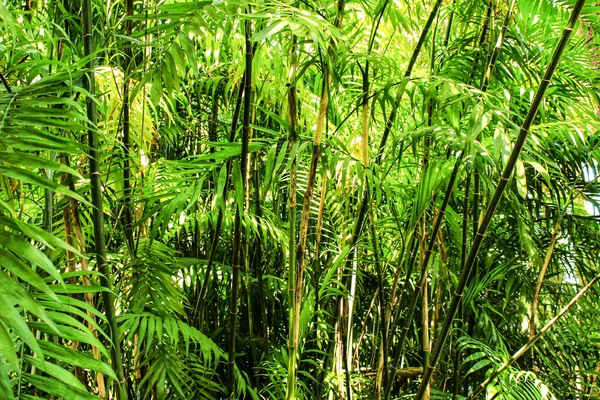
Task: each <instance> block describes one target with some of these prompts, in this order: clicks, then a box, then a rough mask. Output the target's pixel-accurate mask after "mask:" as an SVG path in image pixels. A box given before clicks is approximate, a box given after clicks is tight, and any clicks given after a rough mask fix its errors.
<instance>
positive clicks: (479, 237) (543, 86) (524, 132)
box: [416, 0, 585, 400]
mask: <svg viewBox="0 0 600 400" xmlns="http://www.w3.org/2000/svg"><path fill="white" fill-rule="evenodd" d="M584 4H585V0H577V3H576V4H575V7H574V8H573V11H572V12H571V17H570V19H569V22H568V24H567V26H566V27H565V29H564V31H563V34H562V37H561V39H560V41H559V43H558V45H557V47H556V49H555V51H554V55H553V56H552V60H551V62H550V65H549V66H548V69H547V70H546V73H545V74H544V77H543V79H542V81H541V82H540V86H539V88H538V90H537V92H536V94H535V97H534V99H533V102H532V104H531V108H530V109H529V112H528V113H527V116H526V117H525V121H524V122H523V125H522V126H521V129H520V131H519V136H518V137H517V140H516V142H515V146H514V149H513V151H512V152H511V155H510V158H509V160H508V162H507V163H506V167H505V168H504V172H503V173H502V177H501V179H500V182H498V186H497V187H496V191H495V192H494V195H493V196H492V199H491V201H490V205H489V206H488V208H487V211H486V213H485V215H484V217H483V219H482V221H481V224H480V225H479V230H478V231H477V234H476V235H475V239H474V240H473V243H472V245H471V250H470V252H469V256H468V257H467V262H466V265H465V268H463V271H462V273H461V275H460V278H459V281H458V285H457V287H456V289H455V294H454V296H453V298H452V302H451V303H450V307H449V309H448V312H447V314H446V319H445V321H444V325H443V327H442V330H441V332H440V335H439V339H438V341H437V342H436V345H435V348H434V350H433V352H432V353H431V359H430V362H429V365H428V366H427V367H426V368H425V370H424V371H423V380H422V382H421V385H420V387H419V391H418V392H417V396H416V399H417V400H421V399H422V398H423V394H424V392H425V389H426V383H427V382H428V380H429V378H430V377H431V374H432V373H433V369H434V368H435V366H436V365H437V361H438V359H439V356H440V354H441V352H442V347H443V346H444V344H445V341H446V339H447V336H448V332H449V331H450V326H451V325H452V320H453V319H454V315H455V314H456V310H457V309H458V304H459V302H460V301H461V299H462V296H463V293H464V289H465V285H466V283H467V279H468V278H469V275H470V272H471V270H472V268H473V266H474V265H475V260H476V258H477V254H478V253H479V249H480V248H481V244H482V242H483V238H484V236H485V233H486V232H487V229H488V227H489V225H490V222H491V220H492V217H493V215H494V213H495V211H496V207H498V204H499V203H500V199H501V198H502V195H503V193H504V190H505V189H506V186H507V184H508V180H509V178H510V176H511V175H512V172H513V170H514V168H515V165H516V163H517V160H518V158H519V155H520V154H521V150H522V149H523V146H524V145H525V141H526V139H527V136H528V134H529V129H530V128H531V125H532V124H533V120H534V119H535V116H536V115H537V112H538V110H539V109H540V107H541V104H542V100H543V99H544V96H545V94H546V91H547V89H548V86H549V85H550V81H551V79H552V76H553V75H554V72H555V71H556V68H557V66H558V63H559V62H560V59H561V56H562V54H563V52H564V50H565V48H566V47H567V43H568V42H569V39H570V37H571V34H572V33H573V28H574V26H575V24H576V22H577V20H578V18H579V14H580V13H581V10H582V8H583V6H584Z"/></svg>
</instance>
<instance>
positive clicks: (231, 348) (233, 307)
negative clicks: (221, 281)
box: [227, 21, 253, 398]
mask: <svg viewBox="0 0 600 400" xmlns="http://www.w3.org/2000/svg"><path fill="white" fill-rule="evenodd" d="M250 24H251V22H250V21H246V23H245V36H246V71H245V78H244V84H245V89H244V116H243V127H242V154H241V155H240V170H241V178H242V186H245V183H246V181H247V176H248V145H249V140H250V116H251V110H250V108H251V100H252V58H253V54H252V53H253V48H252V43H251V42H250V36H251V35H250ZM244 189H245V188H243V189H242V190H244ZM240 207H244V205H243V204H237V205H236V213H235V222H234V235H233V263H232V264H233V265H232V267H233V268H232V269H233V270H232V274H231V296H230V300H231V303H230V308H229V313H230V320H229V345H228V350H227V351H228V358H227V393H228V394H229V397H230V398H232V397H233V396H234V395H235V374H234V372H235V344H236V331H237V329H236V327H237V314H238V297H239V274H240V266H241V264H242V257H243V256H242V248H243V246H242V243H241V242H242V229H243V227H242V221H241V220H242V216H241V210H240Z"/></svg>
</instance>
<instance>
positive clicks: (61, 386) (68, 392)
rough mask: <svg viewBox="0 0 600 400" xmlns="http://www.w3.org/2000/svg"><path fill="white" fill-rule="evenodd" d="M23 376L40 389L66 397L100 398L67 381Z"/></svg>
mask: <svg viewBox="0 0 600 400" xmlns="http://www.w3.org/2000/svg"><path fill="white" fill-rule="evenodd" d="M23 378H24V379H25V380H26V381H27V382H29V383H31V384H32V385H33V386H35V387H37V388H38V389H41V390H43V391H44V392H46V393H48V394H51V395H53V396H57V397H62V398H64V399H77V400H98V397H97V396H94V395H92V394H90V393H88V392H87V391H86V390H82V389H79V388H76V387H73V386H70V385H67V384H66V383H63V382H60V381H57V380H55V379H51V378H48V377H45V376H40V375H31V374H23Z"/></svg>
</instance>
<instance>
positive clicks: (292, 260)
mask: <svg viewBox="0 0 600 400" xmlns="http://www.w3.org/2000/svg"><path fill="white" fill-rule="evenodd" d="M296 41H297V39H296V36H293V38H292V45H291V55H290V78H289V82H290V88H289V91H288V114H289V121H290V132H289V142H290V144H289V148H290V151H291V150H292V149H293V148H294V146H295V145H296V141H297V140H298V133H297V124H298V115H297V113H298V110H297V104H298V99H297V97H296V73H297V70H298V61H297V55H296ZM296 167H297V156H296V155H294V156H293V159H292V165H291V167H290V198H289V205H288V209H289V217H288V227H289V228H288V239H289V273H288V302H289V304H290V309H289V322H288V323H289V332H290V333H289V337H288V376H287V396H288V398H290V396H295V394H293V393H294V392H295V388H296V349H297V347H298V343H297V338H296V336H295V332H296V318H295V316H296V311H295V308H294V307H295V304H296V281H297V278H296ZM292 398H293V397H292Z"/></svg>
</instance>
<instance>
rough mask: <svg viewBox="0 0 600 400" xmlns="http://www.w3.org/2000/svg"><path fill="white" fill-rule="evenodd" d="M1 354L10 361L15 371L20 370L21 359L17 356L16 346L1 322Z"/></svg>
mask: <svg viewBox="0 0 600 400" xmlns="http://www.w3.org/2000/svg"><path fill="white" fill-rule="evenodd" d="M0 353H1V354H2V355H3V356H4V357H5V358H6V360H8V364H9V365H10V367H11V368H12V369H13V371H17V370H18V369H19V357H18V356H17V352H16V350H15V345H14V343H13V340H12V338H11V336H10V333H8V331H7V330H6V327H5V326H4V323H3V322H2V321H0ZM0 379H2V378H0Z"/></svg>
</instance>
